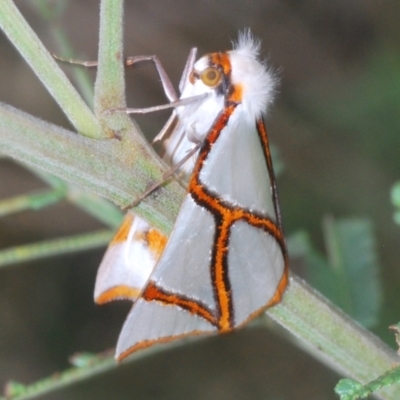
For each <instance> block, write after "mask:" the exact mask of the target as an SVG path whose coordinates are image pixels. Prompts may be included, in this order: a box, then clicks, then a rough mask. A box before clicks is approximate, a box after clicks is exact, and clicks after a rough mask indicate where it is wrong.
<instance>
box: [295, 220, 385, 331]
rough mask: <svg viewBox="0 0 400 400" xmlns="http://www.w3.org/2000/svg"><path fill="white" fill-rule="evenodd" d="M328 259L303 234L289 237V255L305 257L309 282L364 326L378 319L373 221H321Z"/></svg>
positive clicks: (378, 307)
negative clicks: (322, 222)
mask: <svg viewBox="0 0 400 400" xmlns="http://www.w3.org/2000/svg"><path fill="white" fill-rule="evenodd" d="M324 228H325V229H324V240H325V243H326V248H327V254H328V256H327V258H324V257H323V256H322V255H321V254H320V253H318V251H316V250H315V249H314V248H313V246H312V244H311V241H310V239H309V237H308V236H307V234H306V233H304V232H301V233H298V234H297V235H296V236H293V237H291V239H290V241H289V249H290V253H291V254H292V256H293V255H294V256H297V257H299V256H300V257H302V258H304V260H305V264H306V266H307V267H306V269H307V277H308V281H309V282H310V283H311V285H312V286H314V287H315V288H317V289H318V290H320V291H321V292H322V293H323V294H324V295H325V296H326V297H328V298H329V299H330V300H331V301H332V302H334V303H335V304H336V305H338V306H339V307H340V308H342V309H343V310H344V311H345V312H346V313H347V314H349V315H351V316H352V317H353V318H354V319H356V320H357V321H358V322H360V323H361V324H363V325H364V326H372V325H374V324H375V323H376V322H377V319H378V313H379V309H380V305H381V282H380V278H379V274H378V272H379V263H378V257H377V253H376V239H375V235H374V232H373V227H372V223H371V222H370V221H369V220H367V219H347V220H339V221H335V220H333V218H326V219H325V221H324Z"/></svg>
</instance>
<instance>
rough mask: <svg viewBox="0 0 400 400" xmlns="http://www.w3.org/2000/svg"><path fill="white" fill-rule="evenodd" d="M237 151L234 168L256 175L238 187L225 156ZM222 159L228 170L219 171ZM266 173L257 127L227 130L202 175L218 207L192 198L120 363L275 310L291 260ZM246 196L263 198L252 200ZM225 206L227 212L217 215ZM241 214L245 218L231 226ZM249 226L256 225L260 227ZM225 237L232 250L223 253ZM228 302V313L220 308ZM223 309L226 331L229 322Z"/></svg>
mask: <svg viewBox="0 0 400 400" xmlns="http://www.w3.org/2000/svg"><path fill="white" fill-rule="evenodd" d="M238 111H239V110H238ZM241 135H242V136H243V137H245V138H246V140H242V139H241ZM222 138H225V139H226V138H229V139H228V140H221V139H222ZM234 139H238V140H237V141H235V140H234ZM236 146H240V155H241V159H240V160H236V165H235V169H237V168H241V165H242V163H241V160H243V163H245V164H251V165H253V167H248V166H244V165H243V169H244V171H245V174H239V175H238V176H236V179H232V178H230V175H231V172H232V171H230V170H229V169H230V168H231V167H232V162H231V160H229V157H228V156H227V155H226V151H229V152H230V151H231V150H233V152H232V153H231V154H238V150H237V148H236ZM227 149H228V150H227ZM218 159H220V160H221V159H222V160H223V162H222V163H217V165H214V164H213V163H214V160H218ZM224 161H225V162H226V163H225V162H224ZM237 164H239V165H237ZM266 165H267V164H266V157H265V153H264V152H263V150H262V146H261V143H260V138H259V134H258V131H257V129H256V125H255V124H254V126H251V127H250V126H248V125H246V124H244V125H243V124H241V123H238V122H237V121H233V123H232V124H230V123H229V124H228V126H227V127H226V128H225V129H224V130H223V131H222V132H221V136H220V139H219V140H218V141H217V142H216V143H214V145H213V147H212V150H211V151H210V153H209V154H208V156H207V159H206V162H205V166H204V167H203V169H202V171H201V173H200V180H201V183H202V184H203V185H204V190H206V191H211V192H215V193H214V194H213V195H215V196H216V197H215V199H214V200H212V201H214V202H215V204H217V205H215V204H213V203H212V201H211V202H210V204H207V202H205V203H202V202H199V201H198V200H196V198H195V197H196V196H193V195H192V194H191V193H189V194H188V195H187V196H186V198H185V200H184V203H183V205H182V208H181V211H180V213H179V216H178V218H177V220H176V223H175V227H174V230H173V232H172V234H171V236H170V237H169V240H168V243H167V246H166V248H165V250H164V252H163V254H162V256H161V258H160V260H159V262H158V263H157V265H156V267H155V270H154V272H153V274H152V275H151V277H150V282H149V284H148V286H147V287H146V288H145V290H144V292H143V294H142V296H141V299H140V301H139V300H138V301H137V303H136V304H135V305H134V306H133V307H132V310H131V312H130V314H129V315H128V317H127V319H126V321H125V323H124V326H123V329H122V332H121V335H120V337H119V340H118V344H117V358H120V359H121V358H123V357H125V356H126V355H128V354H130V353H131V352H132V351H135V350H137V349H139V348H143V347H147V346H149V345H152V344H154V343H157V342H165V341H170V340H174V339H176V338H179V337H182V336H187V335H192V334H199V333H212V332H217V331H228V330H231V329H234V328H236V327H238V326H239V325H242V324H243V323H245V322H247V321H248V320H249V319H250V318H252V317H254V316H255V315H257V314H259V313H260V312H261V311H262V310H263V309H265V308H266V307H267V306H268V305H269V303H270V302H271V299H273V298H274V296H275V295H276V292H277V287H279V285H280V282H281V281H282V279H283V275H284V271H285V256H284V248H283V246H284V245H283V238H282V236H281V232H280V230H279V229H280V228H279V227H278V226H277V225H276V217H275V208H274V204H273V201H272V185H271V182H270V180H269V173H268V169H267V166H266ZM258 168H260V169H261V173H259V172H258ZM224 176H225V177H226V181H225V180H224V179H223V178H221V177H224ZM244 178H245V179H244ZM219 185H222V186H219ZM221 187H222V188H223V189H222V191H221V190H220V188H221ZM245 191H251V192H253V194H254V193H256V194H257V195H256V196H255V198H254V196H251V194H250V193H244V192H245ZM234 197H237V198H238V199H239V200H238V201H235V200H234V199H233V198H234ZM221 203H224V205H223V206H222V209H223V210H222V212H220V211H218V207H220V205H221ZM235 210H239V212H241V213H242V214H243V218H239V219H238V220H236V221H234V222H232V223H228V222H229V221H228V220H229V218H230V217H229V215H231V216H232V218H233V216H234V213H235ZM224 211H225V212H226V213H227V215H228V214H229V215H228V216H227V217H224V216H223V215H222V214H223V212H224ZM225 218H226V219H225ZM251 218H255V219H257V221H258V222H257V224H258V225H257V226H256V225H255V224H254V223H253V222H252V220H251ZM225 222H226V226H225V228H222V226H223V225H224V223H225ZM270 227H272V228H271V229H272V230H269V229H270ZM224 232H225V234H226V236H227V237H228V239H229V240H228V242H227V246H228V247H227V248H226V249H218V246H219V244H218V243H219V240H222V239H223V238H222V239H221V236H223V235H224ZM276 232H279V235H280V236H279V237H278V238H276V237H275V236H274V234H275V233H276ZM218 253H219V254H221V257H220V259H221V260H222V263H225V264H226V266H225V268H224V269H223V270H222V274H225V276H222V277H218V276H217V275H218V273H219V272H218V270H219V269H218V268H219V267H218V265H216V264H217V263H218V260H217V258H218ZM216 254H217V255H216ZM221 281H223V283H221ZM224 297H226V298H227V299H228V302H229V303H230V304H228V306H225V305H224V304H221V302H223V301H224V300H223V299H224ZM224 309H226V310H228V312H227V319H228V320H229V322H228V325H226V323H225V322H224V321H223V317H222V314H224V312H225V311H224ZM225 313H226V312H225Z"/></svg>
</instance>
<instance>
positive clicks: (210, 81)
mask: <svg viewBox="0 0 400 400" xmlns="http://www.w3.org/2000/svg"><path fill="white" fill-rule="evenodd" d="M200 79H201V81H202V82H203V83H204V84H205V85H207V86H209V87H215V86H217V85H219V83H220V82H221V80H222V73H221V71H220V70H218V69H217V68H214V67H209V68H206V69H205V70H204V71H203V72H202V73H201V74H200Z"/></svg>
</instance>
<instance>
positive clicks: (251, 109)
mask: <svg viewBox="0 0 400 400" xmlns="http://www.w3.org/2000/svg"><path fill="white" fill-rule="evenodd" d="M260 45H261V41H260V40H258V39H255V38H254V37H253V35H252V33H251V31H250V29H246V30H244V31H242V32H239V35H238V41H237V42H234V43H233V50H231V51H229V52H228V53H229V56H230V60H231V66H232V82H233V84H240V85H242V88H243V100H242V105H243V109H244V111H245V114H246V115H247V116H248V118H249V120H251V121H252V122H254V120H255V119H256V118H259V117H261V115H262V114H265V113H266V111H267V107H268V105H269V104H270V103H271V102H272V101H273V99H274V91H275V90H274V89H275V85H276V78H275V77H274V74H273V73H272V72H271V71H270V70H269V69H268V68H267V66H266V65H265V64H264V63H262V62H261V61H260V60H259V59H258V56H259V52H260Z"/></svg>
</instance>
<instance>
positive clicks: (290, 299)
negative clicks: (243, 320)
mask: <svg viewBox="0 0 400 400" xmlns="http://www.w3.org/2000/svg"><path fill="white" fill-rule="evenodd" d="M267 315H268V316H270V317H271V318H272V319H274V320H275V321H276V322H278V323H279V324H280V325H282V326H283V327H284V328H286V329H287V330H288V331H289V332H291V333H292V334H293V335H294V336H295V337H296V338H298V339H300V340H299V341H298V344H299V345H300V346H301V347H303V348H305V349H306V350H307V351H308V352H309V353H310V354H312V355H313V356H314V357H315V358H318V359H320V360H321V361H323V362H324V363H325V364H327V365H328V366H330V367H331V368H332V369H334V370H336V371H337V372H338V373H340V374H344V375H345V376H347V377H352V378H354V379H356V380H358V381H360V382H362V383H366V382H369V381H371V380H373V379H375V378H376V377H378V376H379V375H381V374H382V373H383V372H384V371H386V370H388V369H390V368H391V367H392V366H393V365H394V364H396V363H399V362H400V358H399V356H398V355H397V354H396V353H395V352H394V351H393V350H391V349H390V348H389V347H388V346H386V345H385V344H384V343H383V342H382V341H381V340H380V339H379V338H377V337H376V336H374V335H373V334H372V333H371V332H369V331H367V330H366V329H364V328H363V327H361V326H360V325H358V324H357V323H356V322H354V320H352V319H351V318H350V317H348V316H347V315H346V314H344V313H343V312H342V311H341V310H339V309H338V308H337V307H336V306H334V305H333V304H332V303H331V302H330V301H329V300H327V299H326V298H324V297H323V296H322V295H321V294H319V293H318V292H316V291H315V290H313V289H312V288H311V287H310V286H309V285H307V284H306V283H305V282H304V281H302V280H301V279H300V278H298V277H296V276H294V275H293V274H292V276H291V279H290V285H289V287H288V289H287V290H286V293H285V295H284V297H283V301H282V302H281V303H279V304H277V305H276V306H274V307H272V308H270V309H269V310H267ZM379 396H381V397H380V398H382V399H393V400H395V399H399V398H400V387H399V386H393V387H389V388H385V389H383V390H382V391H381V392H380V394H379Z"/></svg>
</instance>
